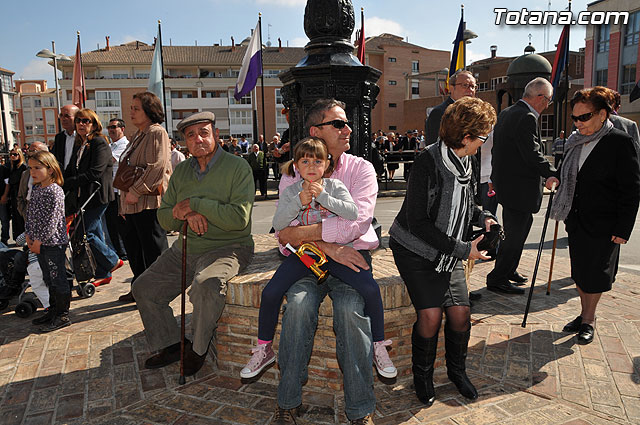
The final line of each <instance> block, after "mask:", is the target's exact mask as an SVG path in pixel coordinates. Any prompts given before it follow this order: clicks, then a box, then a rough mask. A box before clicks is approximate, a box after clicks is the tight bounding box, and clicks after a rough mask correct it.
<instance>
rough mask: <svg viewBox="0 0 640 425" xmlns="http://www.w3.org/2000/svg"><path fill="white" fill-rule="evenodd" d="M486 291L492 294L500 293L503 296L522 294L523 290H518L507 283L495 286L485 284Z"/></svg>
mask: <svg viewBox="0 0 640 425" xmlns="http://www.w3.org/2000/svg"><path fill="white" fill-rule="evenodd" d="M487 289H488V290H489V291H492V292H502V293H503V294H524V289H522V288H518V287H517V286H515V285H514V284H513V283H511V282H509V281H507V282H503V283H500V284H497V285H496V284H491V285H489V284H487Z"/></svg>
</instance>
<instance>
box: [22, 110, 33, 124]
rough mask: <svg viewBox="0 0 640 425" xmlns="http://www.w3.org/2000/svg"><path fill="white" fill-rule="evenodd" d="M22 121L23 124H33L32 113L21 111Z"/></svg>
mask: <svg viewBox="0 0 640 425" xmlns="http://www.w3.org/2000/svg"><path fill="white" fill-rule="evenodd" d="M22 120H23V121H24V123H25V124H26V123H32V122H33V112H31V111H22Z"/></svg>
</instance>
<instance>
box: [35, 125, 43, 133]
mask: <svg viewBox="0 0 640 425" xmlns="http://www.w3.org/2000/svg"><path fill="white" fill-rule="evenodd" d="M33 128H34V130H35V134H44V127H43V126H42V124H39V125H36V126H34V127H33Z"/></svg>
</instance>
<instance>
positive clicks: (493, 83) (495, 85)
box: [491, 76, 507, 90]
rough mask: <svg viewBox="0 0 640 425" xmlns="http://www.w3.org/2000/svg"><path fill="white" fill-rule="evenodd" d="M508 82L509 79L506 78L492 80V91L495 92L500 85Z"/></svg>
mask: <svg viewBox="0 0 640 425" xmlns="http://www.w3.org/2000/svg"><path fill="white" fill-rule="evenodd" d="M506 81H507V77H506V76H503V77H496V78H492V79H491V90H495V89H496V87H497V86H498V84H500V83H504V82H506Z"/></svg>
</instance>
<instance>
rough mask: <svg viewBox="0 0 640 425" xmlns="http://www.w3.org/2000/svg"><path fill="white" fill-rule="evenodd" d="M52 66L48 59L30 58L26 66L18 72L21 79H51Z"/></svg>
mask: <svg viewBox="0 0 640 425" xmlns="http://www.w3.org/2000/svg"><path fill="white" fill-rule="evenodd" d="M52 76H53V66H51V65H49V60H48V59H31V60H30V61H29V63H28V64H27V66H25V67H24V68H23V69H22V72H19V73H18V78H20V79H21V80H52V79H53V78H52Z"/></svg>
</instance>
